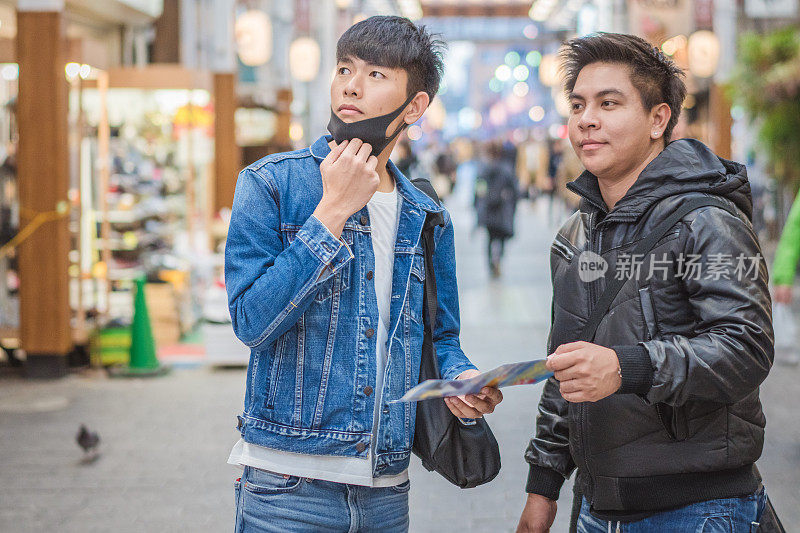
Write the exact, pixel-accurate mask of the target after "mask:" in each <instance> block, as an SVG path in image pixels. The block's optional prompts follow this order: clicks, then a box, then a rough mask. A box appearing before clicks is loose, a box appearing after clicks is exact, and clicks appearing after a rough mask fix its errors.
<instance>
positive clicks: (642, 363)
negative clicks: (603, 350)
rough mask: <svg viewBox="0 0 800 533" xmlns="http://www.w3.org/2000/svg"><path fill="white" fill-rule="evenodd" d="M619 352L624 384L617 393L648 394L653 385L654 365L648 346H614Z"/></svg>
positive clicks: (618, 356) (613, 348) (618, 357)
mask: <svg viewBox="0 0 800 533" xmlns="http://www.w3.org/2000/svg"><path fill="white" fill-rule="evenodd" d="M611 349H612V350H614V351H615V352H616V353H617V360H619V368H620V372H621V374H622V385H620V387H619V390H618V391H617V394H647V393H648V392H649V391H650V389H651V388H652V387H653V365H652V363H651V362H650V354H649V353H648V352H647V348H645V347H644V346H641V345H636V346H612V347H611Z"/></svg>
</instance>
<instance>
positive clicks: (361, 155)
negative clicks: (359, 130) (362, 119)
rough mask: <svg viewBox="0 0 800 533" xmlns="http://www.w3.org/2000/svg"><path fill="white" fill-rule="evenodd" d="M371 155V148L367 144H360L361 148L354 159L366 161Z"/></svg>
mask: <svg viewBox="0 0 800 533" xmlns="http://www.w3.org/2000/svg"><path fill="white" fill-rule="evenodd" d="M371 153H372V146H370V145H369V144H368V143H361V146H360V147H359V148H358V153H356V159H357V160H358V161H367V160H368V159H369V157H370V154H371Z"/></svg>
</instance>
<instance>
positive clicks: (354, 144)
mask: <svg viewBox="0 0 800 533" xmlns="http://www.w3.org/2000/svg"><path fill="white" fill-rule="evenodd" d="M363 144H364V143H363V142H362V141H361V139H351V140H350V142H349V143H347V146H346V147H345V149H344V151H343V152H342V156H344V157H355V156H356V154H357V153H358V150H359V149H360V148H361V145H363Z"/></svg>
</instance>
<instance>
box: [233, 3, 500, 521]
mask: <svg viewBox="0 0 800 533" xmlns="http://www.w3.org/2000/svg"><path fill="white" fill-rule="evenodd" d="M442 44H443V43H441V41H438V40H436V39H435V38H434V36H432V35H430V34H429V33H427V32H426V31H425V29H424V28H421V27H417V26H415V25H414V24H413V23H412V22H411V21H410V20H408V19H405V18H401V17H371V18H368V19H366V20H364V21H362V22H359V23H358V24H355V25H354V26H352V27H351V28H350V29H348V30H347V31H346V32H345V33H344V34H343V35H342V37H341V38H340V39H339V42H338V44H337V49H336V56H337V67H336V74H335V75H334V77H333V80H332V82H331V111H330V112H331V115H330V123H329V126H328V129H329V130H330V132H331V133H332V136H323V137H320V138H319V139H317V141H315V142H314V143H313V144H312V145H311V147H309V148H307V149H305V150H299V151H296V152H291V153H289V154H285V153H284V154H274V155H271V156H268V157H267V158H265V159H262V160H261V161H258V162H256V163H254V164H252V165H250V166H249V167H247V168H246V169H245V170H243V171H242V173H241V174H240V175H239V179H238V181H237V184H236V193H235V195H234V201H233V209H232V211H231V221H230V228H229V231H228V238H227V242H226V246H225V281H226V288H227V291H228V304H229V308H230V313H231V320H232V324H233V329H234V331H235V333H236V335H237V336H238V337H239V339H241V341H242V342H244V343H245V344H246V345H247V346H249V347H250V348H251V355H250V365H249V368H248V375H247V382H246V383H247V385H246V388H245V391H246V392H245V404H244V412H243V414H242V415H241V416H240V417H239V424H238V429H239V431H240V434H241V439H239V441H238V442H237V443H236V444H235V446H234V448H233V450H232V451H231V454H230V457H229V459H228V462H229V463H231V464H236V465H241V466H243V467H244V471H243V473H242V477H241V478H240V480H238V482H237V484H236V485H235V486H236V531H237V533H250V532H255V531H258V532H276V533H283V532H289V531H290V532H295V531H384V532H388V533H402V532H406V531H408V524H409V522H408V491H409V487H410V485H409V480H408V465H409V460H410V456H411V448H412V446H413V440H414V426H415V418H414V416H413V413H414V410H413V408H412V407H411V404H407V403H392V400H395V399H397V398H400V397H401V396H402V395H403V394H405V392H406V391H407V389H408V388H410V386H411V385H412V384H416V383H417V382H418V380H419V369H420V365H421V357H422V345H423V339H424V331H425V330H426V329H428V328H425V327H423V326H424V324H423V322H424V317H425V314H424V304H423V294H424V292H425V290H424V286H425V283H424V280H425V266H424V264H423V263H424V261H423V257H422V255H421V254H415V253H414V251H415V246H416V243H419V242H420V239H421V234H422V230H423V227H424V226H425V222H426V220H428V214H431V213H435V214H437V215H440V216H441V218H440V220H441V221H442V225H441V226H436V228H435V229H434V239H435V242H436V248H435V250H434V251H433V252H432V255H433V257H432V260H433V265H434V267H433V272H434V273H435V277H436V280H437V281H438V283H437V303H438V310H439V311H440V312H439V313H438V314H437V315H436V321H435V325H434V331H433V332H432V333H431V335H432V339H433V343H434V347H435V352H434V353H436V355H437V356H438V363H439V369H440V373H441V376H442V378H444V379H467V378H470V377H474V376H476V375H477V374H478V371H477V369H476V368H475V366H474V365H472V363H471V362H470V361H469V359H468V358H467V356H466V355H465V354H464V352H463V351H462V350H461V348H460V345H459V325H458V324H459V314H458V293H457V283H456V277H455V247H454V231H453V225H452V223H451V220H450V215H449V213H448V212H447V211H446V210H445V209H444V208H443V207H441V206H440V205H438V204H437V203H436V202H435V201H434V200H433V199H431V198H430V197H429V196H428V195H427V194H425V193H423V192H422V191H420V190H418V189H417V188H416V187H415V186H414V184H412V183H411V182H410V181H409V180H408V178H406V177H405V176H403V175H402V174H401V173H400V172H399V171H398V170H397V168H396V167H395V166H394V165H393V164H392V163H391V161H389V154H391V152H392V148H394V146H395V143H396V142H397V136H398V135H399V134H400V133H401V132H402V131H403V130H404V129H405V128H406V127H407V126H409V125H410V124H413V123H414V122H416V121H417V120H419V119H420V117H421V116H422V115H423V113H424V112H425V110H426V109H427V108H428V104H429V103H430V101H431V99H433V98H434V96H435V95H436V92H437V90H438V87H439V82H440V79H441V74H442V69H443V64H442V57H441V53H442ZM437 218H438V216H437ZM396 243H400V244H402V243H408V244H409V246H401V245H400V244H396ZM400 320H402V321H403V324H404V325H403V326H400V327H398V325H399V323H400V322H399V321H400ZM501 399H502V394H501V393H500V391H499V390H497V389H496V388H484V389H482V390H481V392H480V393H479V394H476V395H469V396H467V397H466V398H464V399H463V400H462V399H460V398H448V399H447V400H445V404H446V405H447V407H448V408H449V409H450V411H451V412H452V413H453V415H455V416H456V417H458V418H462V419H474V418H480V417H481V416H483V414H484V413H489V412H492V411H493V410H494V407H495V405H497V404H498V403H499V402H500V400H501Z"/></svg>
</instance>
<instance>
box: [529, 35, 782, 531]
mask: <svg viewBox="0 0 800 533" xmlns="http://www.w3.org/2000/svg"><path fill="white" fill-rule="evenodd" d="M562 59H563V71H564V72H565V74H566V80H565V82H566V83H565V87H566V91H567V94H568V95H569V100H570V108H571V113H570V116H569V120H568V131H569V139H570V142H571V144H572V147H573V149H574V150H575V152H576V153H577V154H578V157H580V159H581V162H582V163H583V165H584V167H585V168H586V171H585V172H583V173H582V174H581V175H580V176H579V177H578V179H577V180H575V181H574V182H572V183H570V184H569V188H570V189H571V190H573V191H574V192H576V193H577V194H579V195H580V196H581V197H582V200H581V205H580V212H579V213H576V214H575V215H573V216H572V217H570V219H569V220H568V221H567V222H566V223H565V224H564V225H563V226H562V227H561V229H560V231H559V232H558V234H557V236H556V238H555V240H554V242H553V246H552V247H551V276H552V283H553V306H552V308H553V316H552V325H551V330H550V336H549V346H548V351H549V353H550V354H551V355H550V356H549V357H548V361H547V368H548V369H550V370H551V371H553V372H554V377H552V378H551V379H549V380H548V381H547V382H546V383H545V387H544V391H543V392H542V396H541V399H540V402H539V410H538V416H537V418H536V434H535V436H534V437H533V438H532V439H531V441H530V444H529V446H528V449H527V451H526V454H525V459H526V460H527V462H528V463H529V464H530V471H529V475H528V483H527V487H526V492H527V493H528V500H527V503H526V505H525V508H524V510H523V512H522V516H521V518H520V522H519V527H518V531H520V532H529V531H535V532H544V531H548V530H549V528H550V527H551V525H552V523H553V520H554V518H555V514H556V507H557V506H556V500H557V499H558V495H559V491H560V489H561V486H562V484H563V483H564V480H565V479H566V478H567V477H569V476H570V475H571V474H572V472H573V471H574V470H575V469H576V467H577V469H578V475H577V478H576V482H575V491H576V499H575V505H574V507H573V509H574V517H575V521H574V522H573V528H574V529H573V531H574V530H577V531H581V532H583V533H605V532H607V531H626V532H651V531H657V532H661V531H709V530H710V529H714V530H720V531H721V530H722V529H724V530H725V531H731V532H735V533H740V532H741V533H746V532H750V531H753V528H754V527H757V523H758V522H759V520H760V517H761V513H762V511H763V509H764V507H765V504H766V494H765V491H764V487H763V485H762V484H761V478H760V475H759V473H758V469H757V468H756V467H755V462H756V460H757V459H758V458H759V457H760V455H761V451H762V448H763V445H764V424H765V419H764V413H763V411H762V409H761V403H760V401H759V385H760V384H761V383H762V382H763V381H764V379H765V378H766V377H767V374H768V372H769V370H770V367H771V365H772V361H773V352H774V347H773V334H772V321H771V316H770V296H769V290H768V287H767V269H766V264H765V262H764V261H763V257H762V254H761V249H760V247H759V244H758V239H757V238H756V236H755V233H754V231H753V227H752V224H751V215H752V204H751V200H750V194H749V193H750V187H749V184H748V181H747V174H746V170H745V167H744V166H743V165H741V164H739V163H735V162H732V161H727V160H725V159H722V158H719V157H717V156H716V155H714V154H713V153H712V152H711V151H710V150H709V149H708V148H707V147H706V146H705V145H703V144H702V143H700V142H699V141H695V140H692V139H684V140H679V141H674V142H671V143H670V142H669V140H670V135H671V133H672V131H673V128H674V126H675V123H676V122H677V119H678V116H679V114H680V111H681V104H682V102H683V99H684V97H685V95H686V86H685V84H684V82H683V80H682V79H681V77H682V75H683V73H682V71H681V69H680V68H679V67H678V66H677V65H676V64H675V63H674V62H673V61H672V60H671V59H669V58H668V57H666V56H665V55H664V54H663V53H662V52H661V51H660V50H659V49H658V48H654V47H653V46H652V45H651V44H650V43H648V42H647V41H645V40H644V39H641V38H639V37H634V36H632V35H621V34H606V33H600V34H592V35H590V36H587V37H582V38H577V39H573V40H571V41H569V42H568V43H567V44H566V46H565V48H564V49H563V52H562ZM687 207H688V208H692V209H689V210H688V211H685V212H684V209H687ZM676 213H677V214H678V215H679V217H678V220H673V219H674V216H675V214H676ZM667 226H669V227H667ZM726 259H727V261H728V262H726ZM690 264H692V265H694V266H692V267H690V266H689V265H690ZM740 266H742V267H744V268H743V269H742V270H740V269H739V268H740ZM612 288H613V290H612ZM606 291H609V292H606ZM710 517H714V518H713V519H712V518H710ZM712 524H713V525H712ZM717 524H719V525H717Z"/></svg>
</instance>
